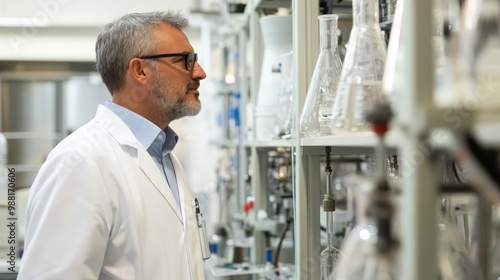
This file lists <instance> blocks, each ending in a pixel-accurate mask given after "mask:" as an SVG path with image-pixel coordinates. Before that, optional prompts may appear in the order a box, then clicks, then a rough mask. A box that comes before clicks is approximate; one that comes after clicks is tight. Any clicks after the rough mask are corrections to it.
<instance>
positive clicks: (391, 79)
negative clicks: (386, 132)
mask: <svg viewBox="0 0 500 280" xmlns="http://www.w3.org/2000/svg"><path fill="white" fill-rule="evenodd" d="M404 2H405V1H398V2H397V5H396V8H395V9H396V10H395V13H394V19H393V23H392V28H391V36H390V37H389V44H388V46H387V57H386V61H385V68H384V77H383V80H382V88H383V90H384V93H385V94H386V95H387V98H388V100H389V102H390V103H391V105H392V110H393V111H394V113H395V114H396V115H397V113H398V112H397V106H396V104H397V100H396V97H397V95H396V88H402V87H403V86H402V85H397V84H396V83H402V81H401V80H402V79H396V77H397V76H398V75H397V73H398V71H401V69H402V67H403V63H402V57H403V49H404V47H403V46H402V45H401V36H402V35H403V34H401V24H402V21H403V8H404V5H403V3H404Z"/></svg>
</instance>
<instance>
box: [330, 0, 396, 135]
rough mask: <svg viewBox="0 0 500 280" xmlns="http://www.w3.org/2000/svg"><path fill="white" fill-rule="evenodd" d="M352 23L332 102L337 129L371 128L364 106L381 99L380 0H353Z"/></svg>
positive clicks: (359, 129)
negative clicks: (365, 115) (365, 117)
mask: <svg viewBox="0 0 500 280" xmlns="http://www.w3.org/2000/svg"><path fill="white" fill-rule="evenodd" d="M352 6H353V27H352V30H351V35H350V37H349V44H348V47H347V53H346V56H345V59H344V66H343V68H342V74H341V76H340V81H339V85H338V89H337V95H336V97H335V101H334V102H333V112H332V113H333V122H332V125H333V131H334V133H343V132H356V131H363V130H368V129H369V125H368V124H367V122H366V121H365V120H364V117H363V112H364V111H365V108H367V107H370V106H371V105H374V104H376V103H378V102H379V101H380V99H382V76H383V73H384V65H385V57H386V50H385V43H384V42H383V41H382V36H381V30H380V26H379V23H378V0H353V2H352Z"/></svg>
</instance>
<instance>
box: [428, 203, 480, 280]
mask: <svg viewBox="0 0 500 280" xmlns="http://www.w3.org/2000/svg"><path fill="white" fill-rule="evenodd" d="M438 244H439V246H438V266H439V278H438V279H441V280H481V279H483V278H482V276H481V274H480V272H479V271H478V269H477V268H476V267H475V265H474V263H473V262H472V260H471V258H470V256H469V254H468V252H467V250H466V248H465V241H464V240H463V238H462V236H461V235H460V233H459V231H458V229H457V227H456V226H455V225H454V224H453V222H452V221H450V220H448V219H447V216H446V213H443V214H442V215H441V216H440V218H439V223H438Z"/></svg>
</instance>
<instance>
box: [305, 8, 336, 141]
mask: <svg viewBox="0 0 500 280" xmlns="http://www.w3.org/2000/svg"><path fill="white" fill-rule="evenodd" d="M338 18H339V16H338V15H320V16H318V19H319V34H320V53H319V56H318V61H317V62H316V67H315V68H314V72H313V76H312V78H311V82H310V84H309V88H308V90H307V96H306V101H305V103H304V109H303V110H302V114H301V115H300V133H301V135H302V136H303V137H316V136H327V135H332V134H333V132H332V129H331V125H330V123H331V118H332V112H331V110H332V106H333V101H334V99H335V94H336V92H337V84H338V81H339V78H340V73H341V71H342V61H341V60H340V56H339V54H338V49H337V41H338V39H337V21H338Z"/></svg>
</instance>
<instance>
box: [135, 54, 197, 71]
mask: <svg viewBox="0 0 500 280" xmlns="http://www.w3.org/2000/svg"><path fill="white" fill-rule="evenodd" d="M175 56H182V57H184V67H186V70H188V71H191V70H193V67H194V63H195V62H196V61H198V54H197V53H164V54H155V55H147V56H141V57H139V58H141V59H156V58H161V57H175Z"/></svg>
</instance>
